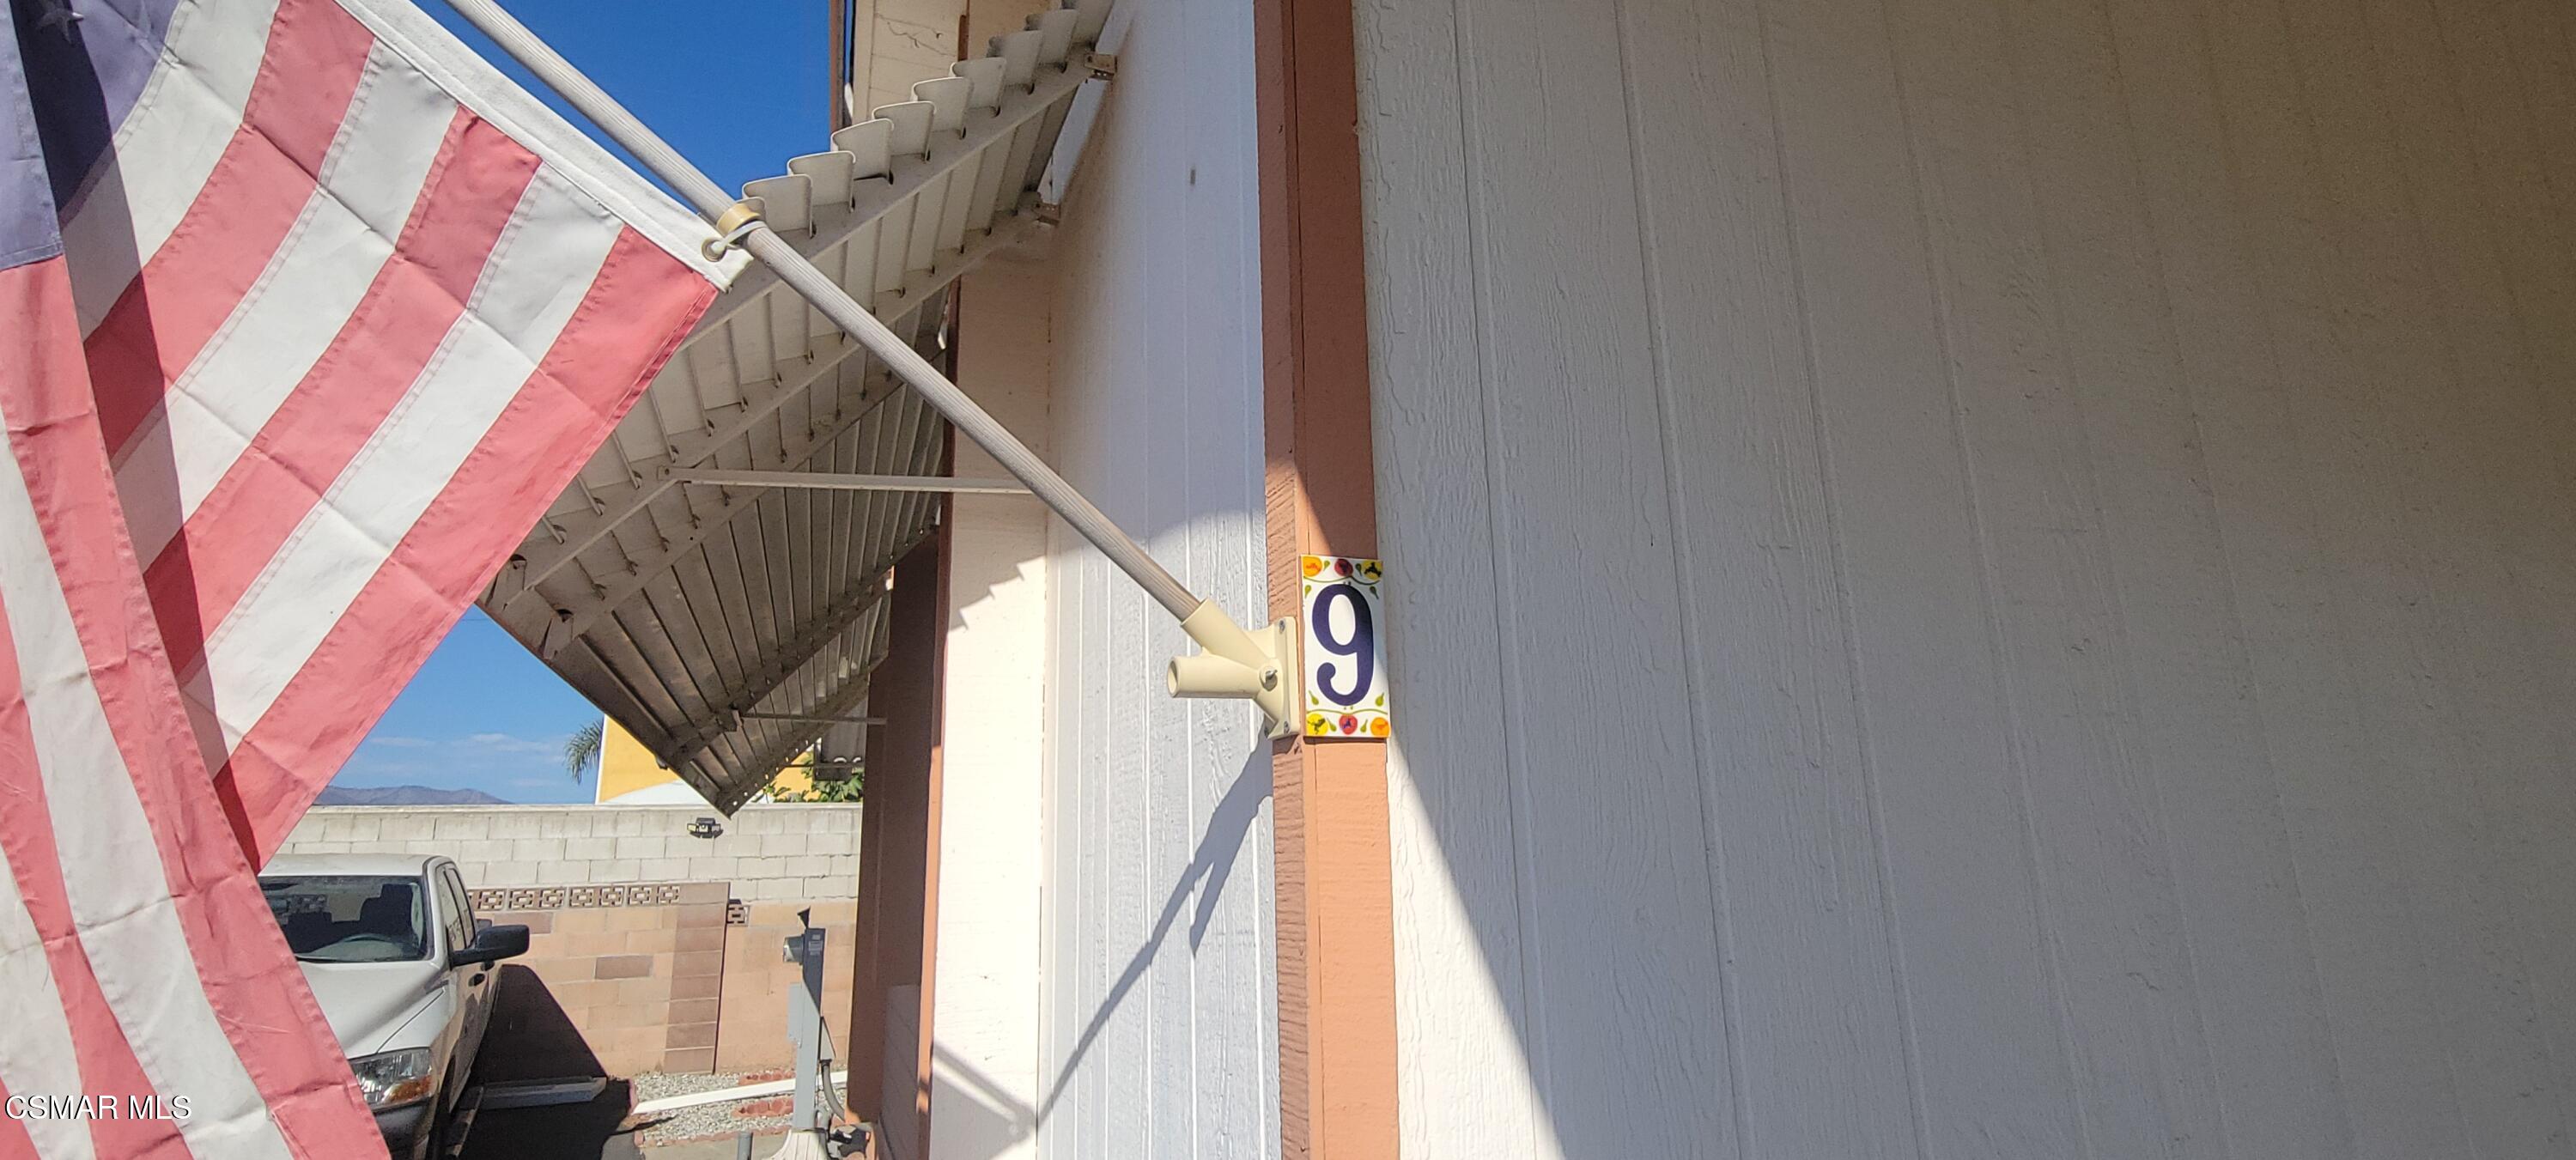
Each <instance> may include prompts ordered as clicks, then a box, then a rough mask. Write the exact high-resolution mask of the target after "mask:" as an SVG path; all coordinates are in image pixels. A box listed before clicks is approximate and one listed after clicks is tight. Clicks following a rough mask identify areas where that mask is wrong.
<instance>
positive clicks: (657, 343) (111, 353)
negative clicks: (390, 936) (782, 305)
mask: <svg viewBox="0 0 2576 1160" xmlns="http://www.w3.org/2000/svg"><path fill="white" fill-rule="evenodd" d="M9 3H10V9H11V15H12V18H13V19H12V21H11V25H12V29H11V34H10V35H8V36H6V37H0V432H5V436H6V438H7V442H8V452H9V454H8V455H7V456H6V457H5V460H0V857H5V861H6V866H5V867H0V1087H5V1088H6V1093H7V1094H13V1095H35V1096H50V1095H60V1094H64V1093H72V1094H107V1095H113V1096H114V1097H116V1098H117V1099H118V1100H123V1099H124V1098H125V1097H128V1096H144V1097H149V1096H153V1095H159V1096H164V1097H169V1096H185V1097H187V1098H188V1101H189V1104H190V1114H189V1115H188V1117H187V1118H186V1119H184V1120H172V1119H150V1118H143V1119H135V1118H121V1117H119V1118H88V1119H73V1120H61V1119H10V1118H7V1117H0V1156H14V1155H40V1156H48V1157H52V1156H66V1157H70V1156H99V1157H111V1158H115V1160H124V1158H127V1157H164V1156H166V1157H181V1156H197V1157H235V1156H240V1157H252V1156H259V1157H275V1156H297V1157H323V1158H329V1160H339V1158H342V1157H354V1156H363V1155H370V1154H376V1155H380V1154H381V1151H380V1145H379V1144H378V1143H377V1142H376V1134H375V1130H374V1124H373V1120H372V1119H371V1117H370V1116H369V1115H368V1113H367V1110H366V1108H365V1106H364V1104H363V1102H362V1101H361V1099H360V1097H359V1096H358V1094H357V1090H356V1088H355V1086H354V1085H353V1083H352V1081H351V1080H350V1077H349V1073H348V1070H347V1068H346V1067H345V1066H344V1065H343V1063H342V1062H341V1059H340V1052H339V1049H338V1047H337V1046H336V1045H335V1044H334V1043H333V1042H332V1039H331V1036H330V1034H329V1032H328V1030H327V1029H326V1027H325V1026H324V1023H323V1021H322V1019H321V1017H320V1014H319V1012H318V1010H317V1009H316V1008H315V1006H314V1003H313V1000H312V997H311V995H310V993H309V992H308V991H307V990H306V988H305V986H304V984H303V981H302V978H301V976H300V975H299V974H298V972H297V969H296V966H295V964H294V962H293V959H292V957H291V956H290V955H289V953H288V951H287V948H286V945H285V942H284V940H283V938H282V937H281V936H280V934H279V932H278V929H277V926H276V923H275V921H274V920H273V919H272V917H271V916H270V914H269V912H268V910H267V906H266V903H265V902H264V901H263V899H262V897H261V895H260V892H259V888H258V884H257V882H256V880H255V878H254V877H253V869H252V868H253V866H254V865H255V864H256V863H257V862H258V861H260V860H261V859H263V858H264V857H265V856H266V855H267V854H268V853H269V852H271V851H273V850H274V849H275V847H276V846H277V844H278V843H279V842H280V841H281V840H282V839H283V838H284V837H285V835H286V832H287V831H288V829H290V828H291V827H292V826H293V824H294V822H295V820H296V818H297V817H298V816H300V815H301V814H302V813H303V812H304V810H305V808H306V807H307V806H308V805H310V804H311V802H312V799H313V797H314V795H315V794H317V793H318V792H319V791H320V789H321V787H322V785H323V783H325V782H326V781H328V780H329V779H330V777H331V776H332V774H333V773H334V772H335V771H337V769H338V768H339V766H340V763H341V762H342V761H343V760H345V759H346V758H347V756H348V755H349V753H350V752H351V751H352V750H353V749H354V748H355V747H356V745H357V743H358V741H359V740H360V739H361V737H362V736H363V735H364V733H365V732H366V730H367V728H368V727H369V725H370V724H372V722H373V721H374V720H375V718H376V717H377V716H378V715H379V714H381V713H382V712H383V710H384V708H385V706H386V705H387V704H389V703H390V702H391V700H392V698H393V697H394V695H395V694H396V693H397V692H398V691H399V690H400V688H401V685H402V682H403V681H404V680H405V679H406V678H407V677H408V676H409V674H410V673H411V672H412V671H413V670H414V669H416V668H417V667H418V666H419V664H420V662H421V661H422V660H423V659H425V658H426V656H427V655H428V653H429V651H430V650H431V649H432V648H433V647H434V646H435V645H436V642H437V641H438V639H439V638H440V637H441V636H442V635H443V634H444V633H445V631H446V629H447V628H448V627H449V626H450V625H451V624H452V623H453V622H454V620H455V618H456V617H457V616H458V615H459V614H460V613H461V612H462V610H463V609H464V607H465V605H466V603H467V601H468V600H469V599H470V597H471V595H472V594H473V593H474V592H475V591H476V590H478V589H479V588H480V587H481V586H482V585H483V583H484V582H485V581H486V580H487V579H488V578H489V577H490V575H491V573H492V572H493V571H494V570H495V569H496V568H497V567H498V566H499V565H500V564H501V563H502V562H503V561H504V560H505V559H506V557H507V555H508V553H509V551H510V549H511V548H512V547H513V546H514V545H515V544H516V542H517V541H518V540H519V539H520V537H521V536H522V534H523V533H524V532H525V530H526V529H527V527H528V526H529V524H530V523H532V522H533V521H534V520H535V518H536V517H537V515H538V514H539V512H541V511H542V509H543V508H544V506H545V505H546V504H547V503H548V502H549V501H550V500H551V499H552V498H553V497H554V496H555V495H556V494H558V493H559V491H560V489H561V487H562V486H563V484H564V483H565V481H566V480H567V479H569V478H570V477H571V475H572V473H573V472H574V470H575V469H576V468H577V467H578V466H579V465H580V464H581V462H582V461H583V460H584V459H585V458H587V457H588V455H589V454H590V452H591V451H592V450H593V449H594V448H595V447H596V446H597V445H598V443H599V442H600V441H601V440H602V439H604V438H605V437H606V436H607V434H608V431H609V429H610V427H611V426H612V425H613V424H614V422H615V421H616V419H617V417H618V416H619V415H620V414H622V413H623V412H624V410H625V409H626V407H627V406H628V405H629V404H630V403H631V402H632V401H633V400H634V398H635V396H636V395H637V393H638V392H640V391H641V390H642V388H643V385H644V383H645V382H646V380H647V379H649V378H650V377H651V376H652V374H653V373H654V372H655V371H656V370H658V369H659V368H660V366H661V364H662V362H663V361H664V360H665V359H666V358H667V357H668V356H669V355H670V353H671V351H672V350H673V349H674V348H675V347H676V346H677V344H678V342H679V340H680V338H681V337H682V336H683V335H684V334H685V332H686V331H687V330H688V328H689V326H690V325H691V324H692V323H693V322H694V321H695V320H696V318H697V316H698V315H699V313H700V312H702V311H703V310H704V309H705V307H706V305H707V303H708V302H709V301H710V300H711V299H712V298H713V297H714V294H715V292H716V290H717V288H718V286H719V284H720V283H721V281H722V280H723V279H724V278H725V277H726V276H727V275H728V273H729V272H730V269H731V267H730V266H722V265H711V264H709V263H707V262H705V261H704V260H703V259H701V258H699V257H698V256H697V255H696V252H695V247H696V245H697V243H698V242H699V241H700V240H701V239H703V238H704V237H705V236H706V233H705V231H704V229H703V227H701V226H700V225H699V224H698V223H697V222H696V221H695V220H694V219H692V218H690V217H689V216H688V215H687V213H686V212H685V211H684V210H682V209H680V208H679V207H678V206H677V205H676V204H674V203H672V202H671V201H669V199H667V198H665V197H663V196H662V195H661V194H659V193H658V192H656V191H655V190H654V189H653V188H652V187H651V186H650V185H648V184H646V183H644V182H643V181H642V180H641V179H640V178H637V177H636V176H634V175H633V174H632V173H630V172H628V171H627V170H625V169H624V168H623V167H622V166H620V165H619V164H617V163H616V162H615V161H614V160H612V159H611V158H609V157H608V156H607V155H606V154H605V153H604V152H601V151H600V150H598V149H597V148H596V147H595V146H592V145H591V144H590V143H589V142H588V141H587V140H586V139H585V138H583V137H582V136H581V135H580V134H579V133H578V132H576V131H574V130H573V129H571V128H570V127H569V126H568V125H566V124H564V123H563V122H562V121H561V120H559V119H557V118H555V117H554V116H552V115H551V114H549V113H548V112H547V111H546V110H545V109H544V108H543V107H542V106H540V105H538V104H537V103H536V102H534V101H533V100H532V99H531V98H529V97H528V96H527V95H526V94H524V93H522V92H520V91H519V90H517V89H516V88H515V87H513V86H511V85H510V84H509V83H508V82H507V81H506V80H504V79H502V78H501V77H500V76H499V75H498V74H497V73H495V72H493V71H492V70H491V69H489V68H488V67H487V66H485V65H484V64H483V63H482V62H481V61H480V59H479V58H477V57H476V56H475V55H474V54H473V53H472V52H471V51H470V50H468V49H466V48H465V47H464V46H463V45H461V44H459V43H457V42H456V41H455V40H454V39H453V38H451V37H449V36H447V35H446V33H445V32H444V31H443V30H441V29H440V28H439V27H438V26H437V25H436V24H434V23H432V22H431V21H429V20H428V19H427V18H426V17H424V16H422V15H421V14H420V13H419V12H418V11H416V10H414V9H413V8H412V7H411V6H410V5H409V4H408V3H406V2H405V0H222V2H219V3H218V2H211V0H209V2H186V0H9Z"/></svg>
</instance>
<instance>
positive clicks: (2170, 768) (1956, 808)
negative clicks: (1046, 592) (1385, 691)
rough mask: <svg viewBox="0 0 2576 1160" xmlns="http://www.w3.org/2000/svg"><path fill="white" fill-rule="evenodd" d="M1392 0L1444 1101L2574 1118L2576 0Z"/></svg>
mask: <svg viewBox="0 0 2576 1160" xmlns="http://www.w3.org/2000/svg"><path fill="white" fill-rule="evenodd" d="M1359 34H1360V37H1359V39H1360V57H1361V72H1360V83H1361V131H1362V145H1363V151H1364V152H1363V156H1364V163H1365V167H1366V168H1365V177H1366V181H1367V187H1368V190H1369V202H1368V206H1367V209H1368V215H1369V224H1368V236H1367V241H1368V245H1369V255H1370V263H1371V265H1370V271H1371V283H1370V290H1369V295H1370V298H1369V306H1370V313H1371V318H1372V329H1371V343H1372V351H1373V358H1374V360H1375V370H1376V395H1375V406H1376V410H1377V414H1376V421H1377V439H1378V443H1377V478H1378V496H1379V505H1380V515H1381V539H1382V544H1381V550H1382V553H1383V555H1384V556H1385V558H1386V559H1387V561H1388V564H1389V566H1390V580H1389V583H1388V590H1389V593H1390V596H1391V599H1392V602H1393V608H1392V611H1391V612H1390V622H1391V623H1390V626H1389V641H1390V649H1391V654H1392V655H1391V664H1392V667H1393V678H1394V680H1395V681H1396V686H1395V687H1396V696H1397V698H1398V704H1399V706H1400V708H1399V717H1398V720H1399V726H1398V734H1397V739H1396V740H1397V744H1396V746H1395V755H1394V761H1393V770H1392V775H1393V780H1394V791H1393V792H1394V801H1393V810H1394V819H1395V820H1394V859H1395V864H1396V877H1395V881H1396V911H1397V940H1398V948H1397V950H1398V994H1399V1002H1400V1008H1399V1018H1400V1030H1401V1035H1402V1045H1401V1063H1402V1067H1403V1087H1402V1091H1401V1093H1400V1094H1401V1108H1402V1115H1403V1119H1404V1135H1405V1142H1406V1146H1407V1154H1408V1155H1419V1156H1426V1157H1436V1156H1462V1155H1474V1156H1479V1157H1499V1158H1518V1157H1556V1156H1566V1157H1610V1156H1622V1157H1627V1156H1634V1157H1682V1156H1709V1157H1762V1158H1766V1160H1770V1158H1802V1157H1815V1158H1827V1160H1844V1158H1862V1157H1927V1158H1928V1157H1942V1158H1953V1160H1966V1158H1979V1160H1982V1158H2019V1157H2030V1158H2035V1160H2036V1158H2044V1160H2063V1158H2069V1157H2105V1158H2107V1157H2131V1156H2164V1157H2207V1158H2222V1157H2225V1158H2236V1160H2300V1158H2315V1160H2328V1158H2341V1157H2364V1158H2381V1157H2384V1158H2388V1160H2400V1158H2405V1160H2416V1158H2422V1157H2469V1156H2478V1157H2490V1158H2494V1157H2565V1156H2569V1155H2571V1154H2576V1153H2572V1152H2571V1147H2576V1146H2571V1143H2570V1141H2571V1135H2576V1132H2572V1131H2571V1130H2576V713H2571V712H2570V708H2571V706H2576V10H2571V9H2570V8H2569V7H2568V6H2566V5H2564V4H2557V3H2551V2H2549V0H2251V2H2246V3H2222V2H2219V0H1795V2H1790V0H1624V2H1623V3H1618V4H1581V3H1545V2H1540V3H1504V2H1498V0H1419V2H1408V3H1403V4H1373V5H1363V6H1361V9H1360V14H1359Z"/></svg>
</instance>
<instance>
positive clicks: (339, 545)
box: [188, 166, 623, 764]
mask: <svg viewBox="0 0 2576 1160" xmlns="http://www.w3.org/2000/svg"><path fill="white" fill-rule="evenodd" d="M622 228H623V223H622V222H620V221H618V219H617V218H615V217H614V216H611V215H610V214H609V213H607V212H606V211H605V210H602V209H600V208H599V206H598V205H597V204H596V203H594V202H592V201H591V200H590V199H589V198H587V197H585V196H582V195H581V194H579V193H577V192H576V191H575V190H574V188H573V187H572V185H571V184H570V183H569V182H567V181H565V180H564V178H563V177H562V176H561V175H560V174H558V173H556V172H555V171H554V169H553V168H552V167H551V166H548V167H545V168H541V169H539V170H538V171H537V176H536V179H535V180H534V181H533V182H531V183H530V184H529V187H528V191H527V193H526V194H525V195H524V196H523V197H521V198H520V201H519V206H518V209H517V211H516V212H515V213H514V214H513V215H512V216H511V219H510V223H509V225H507V226H505V227H503V229H502V231H501V238H500V241H499V243H498V244H497V245H495V246H494V248H493V252H492V257H491V259H490V261H489V262H488V263H487V264H486V265H485V267H484V269H483V274H482V277H481V279H480V280H479V281H477V282H476V283H475V287H474V294H473V297H472V300H471V301H470V302H468V303H467V304H466V305H467V310H466V314H465V316H464V317H462V318H460V319H458V320H457V322H456V325H455V326H454V327H452V328H451V329H450V330H449V331H448V333H447V337H446V339H445V340H444V341H443V342H441V344H440V346H439V349H438V352H437V353H436V354H434V355H432V356H431V358H430V363H429V366H428V367H427V368H426V369H425V370H424V371H423V372H422V373H421V375H420V377H418V378H417V379H414V380H413V382H412V384H411V387H410V389H409V390H408V391H407V392H406V393H405V394H404V396H403V398H402V401H401V402H399V403H397V404H395V406H394V409H393V412H392V413H391V414H390V415H388V416H386V418H385V422H384V424H383V425H382V426H381V427H379V428H377V430H376V432H375V434H374V435H373V436H371V437H370V438H369V439H368V441H367V445H366V446H365V447H364V448H363V449H361V450H360V451H359V452H358V455H357V457H356V458H355V459H353V460H352V461H351V462H350V464H349V466H348V468H347V469H346V470H344V471H342V472H341V474H340V478H339V479H338V480H337V481H335V482H334V483H333V484H332V486H331V489H330V490H329V491H328V492H327V493H325V494H324V496H323V497H322V501H321V502H320V503H318V504H316V505H315V506H314V509H313V510H312V511H311V512H308V513H306V515H305V517H304V521H303V522H302V523H301V524H300V525H298V526H297V527H296V529H295V532H294V533H293V534H292V535H290V536H289V537H288V538H287V541H286V543H285V545H284V546H283V547H281V548H280V549H279V551H278V554H277V556H276V557H275V558H274V559H272V560H270V561H269V563H268V566H267V567H266V568H264V569H262V570H261V572H260V575H259V578H258V579H257V580H255V581H253V582H252V583H251V586H250V588H249V590H248V591H246V592H244V593H243V594H242V598H241V601H240V602H239V603H237V604H236V605H234V607H233V610H232V612H231V613H230V614H229V615H227V616H225V618H224V621H223V623H222V624H221V625H219V626H217V627H216V628H215V630H214V631H213V632H212V633H210V634H208V637H207V642H206V660H205V663H204V665H203V666H201V667H200V668H199V669H198V670H197V672H196V673H195V674H193V676H192V678H191V679H190V681H189V683H188V694H189V696H190V697H191V698H192V699H193V700H195V701H196V702H197V703H198V704H199V705H200V706H203V707H205V708H207V709H210V710H211V711H213V713H214V714H215V717H216V723H217V724H218V725H219V726H220V732H221V736H220V738H216V737H211V736H210V737H204V738H203V740H204V741H205V742H207V743H208V744H210V745H211V744H220V745H221V750H220V752H214V753H210V755H209V759H208V760H209V763H210V764H211V763H214V762H217V761H219V760H225V759H229V756H230V754H231V752H232V750H233V747H234V746H237V745H239V744H240V743H241V738H242V735H243V734H245V733H248V732H249V731H250V728H251V726H252V725H254V724H257V723H258V721H259V718H260V717H261V715H263V714H265V713H266V712H267V711H268V707H269V706H270V705H272V704H274V703H275V702H276V700H277V697H278V694H280V693H281V692H283V691H284V690H285V688H286V685H287V682H288V681H290V680H293V679H294V677H295V674H296V673H298V672H300V671H302V669H303V668H304V665H305V662H306V661H307V660H308V659H309V658H311V657H312V655H313V650H314V649H315V648H316V647H318V646H320V644H321V643H322V639H323V637H324V636H326V635H328V634H329V633H330V631H331V628H332V626H333V625H335V624H337V623H338V622H339V620H340V617H341V616H342V614H344V613H346V612H347V611H348V609H349V606H350V604H351V603H353V602H354V601H356V600H357V598H358V593H359V592H360V591H361V590H362V589H364V588H365V587H366V584H367V581H368V580H369V579H371V578H373V577H374V576H375V573H376V569H377V568H378V567H379V566H380V565H382V564H383V563H384V561H385V559H386V557H388V556H390V555H391V554H392V553H393V550H394V547H395V545H397V544H400V543H401V542H402V539H403V536H404V535H405V534H406V533H408V532H409V531H410V530H411V526H412V524H413V523H414V522H416V521H417V520H418V519H419V518H420V514H421V512H423V511H425V510H427V509H428V507H429V505H430V502H431V501H432V500H434V499H436V498H437V497H438V494H439V493H440V492H441V491H444V490H445V489H446V487H447V484H448V480H449V479H450V478H451V477H453V476H454V475H455V473H456V469H457V468H458V466H460V465H461V464H463V463H464V461H465V457H466V455H467V454H468V453H469V452H471V451H473V449H474V447H475V445H476V444H478V443H480V442H481V441H482V439H483V437H484V434H485V433H486V432H487V431H489V430H490V429H491V426H492V424H493V421H494V420H496V419H498V418H499V417H500V415H501V412H502V409H503V408H504V407H506V406H508V405H509V403H510V400H511V399H513V398H515V397H516V396H517V395H518V393H519V389H520V387H521V386H522V385H524V384H525V383H526V382H527V380H528V377H529V375H530V373H531V372H533V371H534V370H535V369H536V367H537V363H538V360H540V359H542V358H543V357H544V356H545V352H546V350H547V348H549V347H551V346H553V345H554V341H555V337H556V336H557V335H559V334H561V333H562V331H563V328H564V325H565V324H566V323H567V322H569V321H571V319H572V315H573V312H574V310H575V309H576V308H578V307H579V306H580V305H581V301H582V298H583V297H584V296H585V295H586V294H588V293H589V291H590V286H591V282H592V281H593V280H594V279H595V278H596V276H597V275H598V272H599V268H600V266H601V265H602V264H603V263H605V262H606V260H607V258H608V253H609V250H610V248H611V247H612V246H614V245H615V244H616V241H617V236H618V234H619V232H620V231H621V229H622ZM214 690H221V693H220V695H217V694H216V693H215V692H214Z"/></svg>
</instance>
